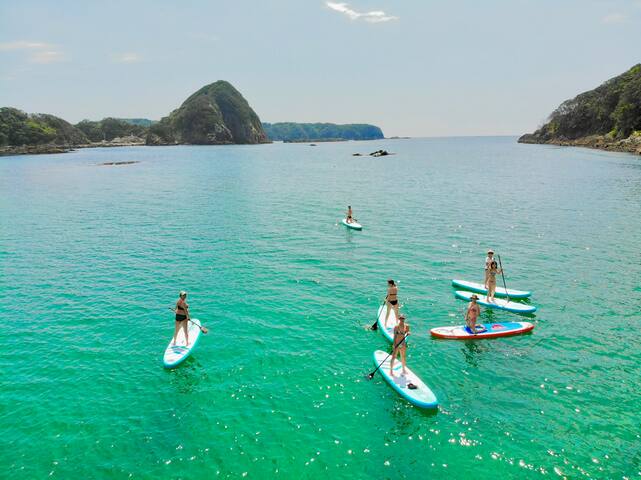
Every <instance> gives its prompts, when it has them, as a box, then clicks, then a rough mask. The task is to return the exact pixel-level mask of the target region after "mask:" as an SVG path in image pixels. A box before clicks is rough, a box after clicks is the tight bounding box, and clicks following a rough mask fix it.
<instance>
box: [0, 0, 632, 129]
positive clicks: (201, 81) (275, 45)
mask: <svg viewBox="0 0 641 480" xmlns="http://www.w3.org/2000/svg"><path fill="white" fill-rule="evenodd" d="M640 62H641V0H449V1H433V0H350V1H347V2H342V1H340V0H336V1H331V2H330V1H325V0H269V1H265V0H254V1H250V0H234V1H218V0H207V1H206V0H182V1H178V0H172V1H169V0H153V1H151V0H128V1H120V0H110V1H109V2H104V1H93V0H85V1H71V0H50V1H37V0H20V1H9V0H0V106H12V107H16V108H20V109H21V110H24V111H27V112H29V113H35V112H38V113H51V114H54V115H57V116H60V117H62V118H64V119H66V120H68V121H70V122H72V123H76V122H78V121H80V120H82V119H92V120H99V119H101V118H104V117H110V116H111V117H125V118H131V117H141V118H150V119H160V118H161V117H163V116H165V115H167V114H168V113H169V112H170V111H171V110H173V109H174V108H177V107H178V106H179V105H180V104H181V103H182V102H183V101H184V100H185V99H186V98H187V97H188V96H189V95H190V94H191V93H193V92H194V91H195V90H197V89H199V88H200V87H202V86H204V85H206V84H209V83H212V82H214V81H216V80H227V81H229V82H231V83H232V84H233V85H234V86H235V87H236V88H237V89H238V90H239V91H240V92H241V93H242V94H243V96H244V97H245V98H246V99H247V100H248V102H249V104H250V105H251V106H252V108H253V109H254V110H255V111H256V113H257V114H258V115H259V117H260V118H261V120H262V121H264V122H281V121H294V122H333V123H372V124H375V125H378V126H380V127H381V128H382V129H383V132H384V133H385V135H386V136H394V135H399V136H405V135H407V136H413V137H419V136H421V137H422V136H458V135H461V136H462V135H519V134H522V133H525V132H531V131H533V130H534V129H536V128H537V127H538V126H540V125H541V124H542V123H543V122H544V121H545V120H546V118H547V116H548V115H549V114H550V113H551V112H552V110H554V109H555V108H556V107H557V106H558V105H559V104H560V103H561V102H562V101H564V100H566V99H568V98H572V97H574V96H575V95H577V94H578V93H580V92H583V91H586V90H590V89H592V88H594V87H596V86H598V85H599V84H601V83H602V82H603V81H605V80H607V79H608V78H611V77H613V76H615V75H618V74H620V73H623V72H624V71H625V70H627V69H629V68H630V67H632V66H633V65H635V64H637V63H640Z"/></svg>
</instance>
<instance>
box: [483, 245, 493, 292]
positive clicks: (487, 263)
mask: <svg viewBox="0 0 641 480" xmlns="http://www.w3.org/2000/svg"><path fill="white" fill-rule="evenodd" d="M493 261H494V250H492V249H490V250H488V251H487V257H485V280H484V281H483V285H485V289H486V290H487V280H488V278H489V275H488V271H489V270H490V265H492V262H493Z"/></svg>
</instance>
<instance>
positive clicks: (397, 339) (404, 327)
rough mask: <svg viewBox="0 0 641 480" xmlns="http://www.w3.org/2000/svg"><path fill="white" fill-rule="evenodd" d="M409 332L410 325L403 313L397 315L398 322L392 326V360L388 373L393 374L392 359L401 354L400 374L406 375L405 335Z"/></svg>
mask: <svg viewBox="0 0 641 480" xmlns="http://www.w3.org/2000/svg"><path fill="white" fill-rule="evenodd" d="M409 334H410V326H409V325H408V324H407V323H405V315H400V316H399V317H398V324H397V325H396V326H395V327H394V343H393V344H392V345H394V349H393V350H392V361H391V362H390V366H389V374H390V375H391V376H392V377H393V376H394V361H395V360H396V356H397V355H398V354H399V353H400V354H401V364H402V365H403V370H402V374H403V375H406V374H407V370H406V367H407V365H406V360H405V353H406V351H407V336H408V335H409Z"/></svg>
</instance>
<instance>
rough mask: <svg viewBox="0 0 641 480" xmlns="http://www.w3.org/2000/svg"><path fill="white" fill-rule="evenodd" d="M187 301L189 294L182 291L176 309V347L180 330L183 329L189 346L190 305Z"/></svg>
mask: <svg viewBox="0 0 641 480" xmlns="http://www.w3.org/2000/svg"><path fill="white" fill-rule="evenodd" d="M186 299H187V292H185V291H181V292H180V294H179V297H178V301H177V302H176V309H175V310H174V312H176V329H175V330H174V342H173V343H174V345H176V337H177V336H178V332H179V331H180V328H181V327H182V328H183V329H184V331H185V340H186V342H187V343H186V345H185V346H188V345H189V320H190V317H189V305H187V302H185V300H186Z"/></svg>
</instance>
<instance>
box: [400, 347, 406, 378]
mask: <svg viewBox="0 0 641 480" xmlns="http://www.w3.org/2000/svg"><path fill="white" fill-rule="evenodd" d="M406 351H407V347H403V348H402V349H401V363H402V364H403V375H407V361H406V360H405V353H406Z"/></svg>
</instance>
